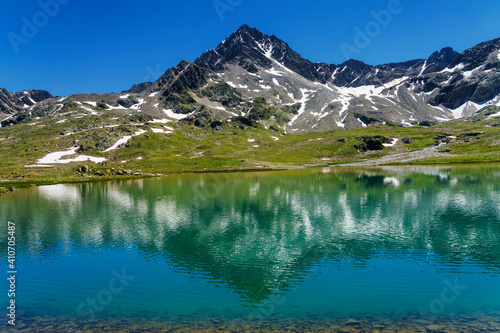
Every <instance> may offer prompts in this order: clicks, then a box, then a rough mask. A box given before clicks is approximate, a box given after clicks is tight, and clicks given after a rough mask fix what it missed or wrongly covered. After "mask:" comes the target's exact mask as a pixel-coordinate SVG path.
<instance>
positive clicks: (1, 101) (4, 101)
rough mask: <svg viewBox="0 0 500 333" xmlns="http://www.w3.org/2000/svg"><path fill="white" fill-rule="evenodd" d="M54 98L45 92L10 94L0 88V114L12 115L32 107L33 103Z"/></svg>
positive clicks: (29, 91) (30, 91)
mask: <svg viewBox="0 0 500 333" xmlns="http://www.w3.org/2000/svg"><path fill="white" fill-rule="evenodd" d="M49 98H54V96H52V95H51V94H50V93H49V92H47V91H45V90H25V91H23V92H17V93H11V92H10V91H7V90H6V89H3V88H0V112H3V113H5V114H14V113H17V112H19V111H21V110H22V108H23V107H24V106H25V105H26V106H33V105H35V103H38V102H41V101H44V100H46V99H49Z"/></svg>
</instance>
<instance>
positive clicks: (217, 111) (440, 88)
mask: <svg viewBox="0 0 500 333" xmlns="http://www.w3.org/2000/svg"><path fill="white" fill-rule="evenodd" d="M499 92H500V39H496V40H492V41H488V42H484V43H481V44H479V45H477V46H474V47H472V48H470V49H468V50H466V51H464V52H463V53H461V54H459V53H457V52H455V51H454V50H453V49H451V48H449V47H447V48H443V49H442V50H441V51H437V52H434V53H433V54H431V55H430V56H429V57H428V58H427V59H416V60H411V61H407V62H401V63H389V64H383V65H377V66H372V65H368V64H365V63H363V62H361V61H357V60H348V61H346V62H344V63H342V64H338V65H336V64H327V63H312V62H311V61H309V60H307V59H304V58H303V57H302V56H301V55H300V54H299V53H297V52H296V51H294V50H292V49H291V48H290V46H289V45H288V44H287V43H286V42H284V41H282V40H280V39H279V38H278V37H276V36H274V35H273V36H269V35H266V34H264V33H262V32H260V31H259V30H257V29H255V28H250V27H249V26H247V25H243V26H242V27H241V28H239V29H238V30H237V31H236V32H234V33H233V34H232V35H231V36H229V37H228V38H226V39H225V40H224V41H222V42H221V43H220V44H219V45H218V46H217V47H216V48H214V49H211V50H208V51H206V52H204V53H203V54H202V55H201V56H200V57H198V58H197V59H196V60H195V61H194V62H189V61H185V60H183V61H182V62H180V63H179V65H177V66H175V67H173V68H170V69H168V70H167V71H166V72H165V73H164V74H163V75H162V76H161V77H160V78H159V79H158V80H157V81H156V82H154V83H150V82H145V83H141V84H138V85H134V87H132V88H131V89H129V90H126V91H123V92H122V93H121V94H106V95H101V94H91V95H73V96H70V97H67V98H65V99H54V98H50V97H52V96H51V95H50V94H48V93H47V94H48V95H47V94H45V95H44V94H43V93H42V92H39V93H37V92H36V91H33V92H27V94H24V93H26V92H23V93H21V94H24V95H23V96H16V95H15V94H14V95H13V94H12V93H8V92H3V91H2V92H1V93H0V107H2V112H3V113H4V114H5V115H12V114H14V113H15V112H18V113H19V115H18V117H21V116H22V117H24V118H22V119H24V120H26V119H28V118H29V117H30V116H32V115H33V114H39V115H42V116H43V115H45V114H51V113H53V112H58V111H59V110H63V109H65V110H66V109H67V103H70V102H71V103H76V105H80V106H81V108H85V110H87V111H88V112H90V113H91V114H94V113H96V112H101V111H104V110H123V112H128V113H130V114H137V113H142V114H147V115H150V116H153V117H155V118H167V119H171V120H174V121H180V120H182V121H185V122H188V123H191V124H193V125H195V126H199V127H202V126H211V127H212V128H214V129H216V128H218V126H219V125H218V124H222V122H234V123H237V124H240V125H241V126H264V127H266V128H271V129H274V130H275V131H278V132H286V133H303V132H311V131H320V130H332V129H349V128H357V127H366V126H371V125H376V124H383V123H386V124H389V125H394V126H414V125H417V124H419V123H422V124H432V123H434V122H442V121H448V120H452V119H456V118H460V117H469V116H471V115H472V114H474V113H475V112H477V111H478V110H480V109H481V108H483V107H485V106H489V105H498V104H500V98H499V97H498V93H499ZM9 94H10V95H9ZM37 94H39V95H37ZM12 96H14V97H12ZM33 102H34V103H33ZM29 103H32V104H31V105H30V104H29ZM33 104H36V105H33ZM4 109H5V111H4ZM12 122H14V123H15V121H12Z"/></svg>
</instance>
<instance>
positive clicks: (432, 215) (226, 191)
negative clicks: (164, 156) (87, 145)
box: [0, 166, 500, 332]
mask: <svg viewBox="0 0 500 333" xmlns="http://www.w3.org/2000/svg"><path fill="white" fill-rule="evenodd" d="M8 222H11V223H13V224H15V227H16V229H15V238H16V244H15V252H16V255H15V270H16V272H17V274H16V286H15V287H16V290H15V294H16V295H15V305H16V320H15V323H16V325H15V326H11V325H5V326H3V327H2V328H1V329H0V330H1V331H5V332H10V331H12V332H17V331H19V332H103V331H110V332H171V331H179V332H181V331H182V332H188V331H202V332H223V331H227V332H240V331H241V332H273V331H279V332H499V331H500V167H498V166H482V167H416V166H415V167H376V168H375V167H373V168H363V169H361V168H339V167H331V168H313V169H296V170H287V171H275V172H241V173H212V174H181V175H171V176H166V177H163V178H160V179H148V180H133V181H113V182H106V183H85V184H62V185H53V186H39V187H33V188H30V189H25V190H20V191H18V192H15V193H11V194H8V195H4V196H3V197H1V198H0V230H1V231H0V235H1V236H2V237H1V239H2V240H3V241H2V242H0V243H1V244H0V247H1V249H2V253H3V254H4V259H2V261H3V262H4V263H5V265H3V267H4V271H5V272H4V274H7V271H8V270H9V269H8V267H7V266H8V265H7V252H8V248H7V247H8V243H7V237H8ZM7 277H8V275H7ZM9 285H10V281H9V280H7V279H5V278H4V279H2V282H1V284H0V290H1V293H2V298H1V299H2V304H3V305H2V317H3V319H2V320H3V322H4V323H5V322H6V319H9V317H8V316H7V317H6V315H8V312H7V311H6V310H5V308H6V306H8V305H9V301H10V298H9V297H8V296H7V291H8V290H9Z"/></svg>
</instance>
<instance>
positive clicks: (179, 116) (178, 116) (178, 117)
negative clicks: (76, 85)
mask: <svg viewBox="0 0 500 333" xmlns="http://www.w3.org/2000/svg"><path fill="white" fill-rule="evenodd" d="M163 112H165V114H166V115H167V116H169V117H170V118H173V119H176V120H181V119H184V118H186V117H188V116H190V115H192V114H193V113H194V112H192V113H189V114H180V113H175V112H174V111H173V110H172V109H168V110H166V109H163Z"/></svg>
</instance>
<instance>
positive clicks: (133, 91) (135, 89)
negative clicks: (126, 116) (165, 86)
mask: <svg viewBox="0 0 500 333" xmlns="http://www.w3.org/2000/svg"><path fill="white" fill-rule="evenodd" d="M152 85H153V82H143V83H139V84H134V85H133V86H132V88H130V89H129V90H124V91H122V94H127V93H128V94H139V93H141V92H143V91H144V90H146V89H148V88H149V87H151V86H152Z"/></svg>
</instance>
